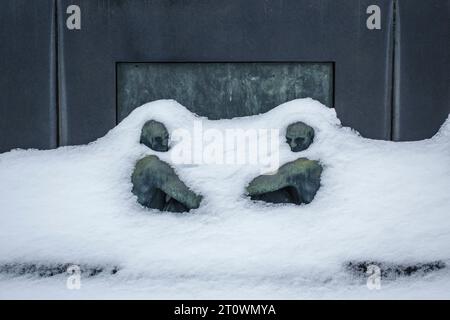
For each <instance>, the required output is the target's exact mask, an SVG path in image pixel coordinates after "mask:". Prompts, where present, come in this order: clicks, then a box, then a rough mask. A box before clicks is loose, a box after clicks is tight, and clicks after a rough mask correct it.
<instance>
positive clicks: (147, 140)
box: [140, 120, 169, 152]
mask: <svg viewBox="0 0 450 320" xmlns="http://www.w3.org/2000/svg"><path fill="white" fill-rule="evenodd" d="M140 142H141V143H142V144H144V145H146V146H147V147H149V148H150V149H152V150H155V151H161V152H166V151H168V150H169V132H168V131H167V129H166V126H165V125H164V124H162V123H161V122H158V121H155V120H150V121H147V122H146V123H145V124H144V126H143V127H142V131H141V140H140Z"/></svg>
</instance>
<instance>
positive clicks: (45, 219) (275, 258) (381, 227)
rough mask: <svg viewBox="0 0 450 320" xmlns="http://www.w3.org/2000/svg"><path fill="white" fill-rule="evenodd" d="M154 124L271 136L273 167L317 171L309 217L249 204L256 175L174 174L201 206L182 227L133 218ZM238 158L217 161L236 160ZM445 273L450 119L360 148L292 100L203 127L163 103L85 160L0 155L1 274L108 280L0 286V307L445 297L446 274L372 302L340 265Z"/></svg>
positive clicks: (72, 150) (144, 214) (155, 217)
mask: <svg viewBox="0 0 450 320" xmlns="http://www.w3.org/2000/svg"><path fill="white" fill-rule="evenodd" d="M150 119H155V120H157V121H161V122H163V123H164V124H165V125H166V126H167V128H168V130H169V132H171V131H173V130H175V129H178V128H184V129H186V130H189V131H192V130H193V123H194V120H202V121H203V128H204V129H208V128H215V129H217V130H222V131H224V130H226V129H230V128H242V129H249V128H257V129H261V128H264V129H270V128H276V129H280V142H281V144H280V147H279V153H280V159H281V160H280V165H282V164H284V163H286V162H289V161H292V160H295V159H297V158H299V157H308V158H309V159H313V160H319V161H320V162H321V163H322V165H323V167H324V172H323V174H322V186H321V188H320V189H319V191H318V193H317V195H316V197H315V199H314V200H313V202H312V203H310V204H308V205H301V206H295V205H290V204H289V205H286V204H279V205H275V204H265V203H262V202H253V201H251V200H250V199H248V198H247V197H245V187H246V185H247V184H248V183H249V182H250V181H251V180H252V179H253V178H254V177H256V176H258V175H259V174H260V173H261V170H262V168H261V167H260V166H258V165H205V164H202V165H173V166H174V168H175V171H176V172H177V173H178V175H179V176H180V178H181V179H182V180H183V181H184V182H185V183H186V184H187V185H188V186H189V187H190V188H191V189H192V190H194V191H195V192H197V193H200V194H202V195H203V196H204V199H203V202H202V204H201V206H200V208H199V209H197V210H191V211H190V212H189V213H188V214H173V213H158V212H156V211H154V210H150V209H146V208H143V207H141V206H140V205H139V204H138V203H137V202H136V198H135V196H134V195H133V194H132V193H131V188H132V185H131V181H130V176H131V173H132V171H133V168H134V164H135V163H136V161H138V160H139V159H141V158H142V157H144V156H145V155H148V154H156V155H158V157H159V158H160V159H162V160H164V161H167V162H169V163H170V162H171V157H170V155H171V152H175V151H176V150H177V148H179V147H180V145H179V144H176V143H172V145H171V149H170V150H169V152H166V153H160V152H156V151H152V150H151V149H149V148H147V147H145V146H143V145H141V144H140V143H139V137H140V130H141V128H142V126H143V124H144V123H145V122H146V121H147V120H150ZM294 121H303V122H305V123H307V124H309V125H310V126H312V127H313V128H314V129H315V131H316V137H315V140H314V143H313V144H312V145H311V146H310V147H309V149H307V150H305V151H303V152H299V153H293V152H291V151H290V149H289V146H288V145H287V144H286V143H284V133H285V132H284V131H285V129H286V127H287V126H288V125H289V124H290V123H292V122H294ZM233 151H234V150H226V152H233ZM367 260H368V261H381V262H386V263H392V264H414V263H420V262H430V261H435V260H442V261H444V262H446V263H447V265H448V264H449V262H450V119H447V121H446V123H444V125H443V126H442V128H441V129H440V131H439V132H438V133H437V134H436V135H435V136H434V137H433V138H431V139H428V140H423V141H417V142H401V143H399V142H389V141H379V140H371V139H365V138H362V137H361V136H359V135H358V133H356V132H355V131H353V130H351V129H349V128H345V127H342V126H341V125H340V122H339V120H338V119H337V118H336V114H335V111H334V109H329V108H326V107H324V106H323V105H321V104H320V103H318V102H316V101H314V100H311V99H300V100H294V101H291V102H288V103H285V104H283V105H280V106H278V107H277V108H275V109H273V110H271V111H269V112H268V113H265V114H261V115H257V116H252V117H245V118H235V119H231V120H215V121H210V120H207V119H205V118H200V117H198V116H196V115H194V114H192V113H190V112H189V111H188V110H187V109H185V108H184V107H183V106H181V105H180V104H178V103H177V102H175V101H173V100H160V101H155V102H152V103H148V104H146V105H143V106H141V107H140V108H137V109H136V110H134V111H133V112H132V113H131V114H130V115H129V116H128V117H127V118H126V119H124V120H123V121H122V122H121V123H120V124H119V125H118V126H117V127H115V128H114V129H112V130H111V131H110V132H108V134H106V135H105V136H104V137H102V138H100V139H98V140H96V141H95V142H93V143H90V144H89V145H85V146H71V147H61V148H58V149H56V150H50V151H39V150H13V151H11V152H7V153H3V154H1V155H0V264H8V263H40V264H58V263H77V264H90V265H105V266H118V267H119V268H120V270H119V272H118V273H117V274H115V275H110V276H108V275H100V276H98V277H93V278H90V279H86V280H84V282H83V285H82V289H80V290H77V291H76V292H74V291H70V290H67V289H65V276H62V275H61V276H56V277H52V278H45V279H42V278H38V277H36V276H23V277H12V276H11V275H0V297H1V298H8V297H12V298H15V297H27V298H39V297H54V298H58V297H59V298H83V297H97V298H102V297H116V298H120V297H137V298H145V297H148V298H171V297H172V298H233V297H235V298H310V297H326V298H333V297H336V298H339V297H355V298H378V297H380V298H382V297H387V298H396V297H421V298H427V297H434V298H436V297H437V298H440V297H447V298H449V297H450V272H449V271H448V268H447V269H444V270H440V271H437V272H435V273H430V274H427V275H425V276H421V277H418V276H415V277H409V278H402V279H398V280H396V281H391V282H389V283H385V284H383V283H382V289H381V290H377V291H376V292H374V291H370V290H368V289H367V288H366V286H365V280H364V279H363V280H361V279H359V280H355V278H354V277H353V276H352V275H351V274H349V273H348V272H347V271H346V270H345V268H344V265H345V263H347V262H348V261H367Z"/></svg>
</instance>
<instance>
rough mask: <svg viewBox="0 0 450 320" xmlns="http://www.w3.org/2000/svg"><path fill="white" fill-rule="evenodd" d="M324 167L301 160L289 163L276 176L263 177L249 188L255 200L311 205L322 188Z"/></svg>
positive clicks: (251, 183) (257, 178)
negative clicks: (321, 179)
mask: <svg viewBox="0 0 450 320" xmlns="http://www.w3.org/2000/svg"><path fill="white" fill-rule="evenodd" d="M321 174H322V166H321V165H320V164H319V162H318V161H315V160H308V159H306V158H300V159H297V160H295V161H292V162H288V163H286V164H285V165H283V166H281V167H280V169H278V172H277V173H276V174H274V175H262V176H259V177H256V178H255V179H253V181H252V182H250V184H249V185H248V186H247V193H248V195H249V196H250V197H251V199H253V200H262V201H266V202H271V203H294V204H301V203H310V202H311V201H312V200H313V199H314V196H315V195H316V192H317V190H319V187H320V177H321Z"/></svg>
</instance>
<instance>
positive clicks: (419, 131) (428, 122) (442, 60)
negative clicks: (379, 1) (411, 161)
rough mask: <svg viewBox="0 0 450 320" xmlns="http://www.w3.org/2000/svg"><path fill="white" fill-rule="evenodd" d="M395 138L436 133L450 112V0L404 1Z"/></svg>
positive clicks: (399, 22) (397, 60) (399, 20)
mask: <svg viewBox="0 0 450 320" xmlns="http://www.w3.org/2000/svg"><path fill="white" fill-rule="evenodd" d="M396 20H397V21H396V22H397V23H396V33H397V36H396V38H397V42H398V45H397V46H396V54H395V66H396V68H395V69H396V73H395V79H396V83H395V94H394V95H395V103H394V121H393V139H394V140H421V139H425V138H430V137H431V136H433V135H434V134H435V133H436V131H437V130H438V129H439V127H440V126H441V125H442V123H443V122H444V121H445V119H446V118H447V117H448V114H449V113H450V1H449V0H427V1H421V0H398V1H397V15H396Z"/></svg>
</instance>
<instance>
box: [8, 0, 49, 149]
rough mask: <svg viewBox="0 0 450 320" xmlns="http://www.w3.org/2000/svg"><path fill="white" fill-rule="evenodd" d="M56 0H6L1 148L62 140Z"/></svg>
mask: <svg viewBox="0 0 450 320" xmlns="http://www.w3.org/2000/svg"><path fill="white" fill-rule="evenodd" d="M54 23H55V11H54V1H53V0H40V1H27V0H4V1H2V2H1V3H0V152H5V151H9V150H11V149H14V148H39V149H47V148H54V147H56V146H57V110H56V80H55V79H56V78H55V77H56V66H55V48H54V45H55V43H54V41H55V34H54V32H55V26H54Z"/></svg>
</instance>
